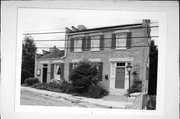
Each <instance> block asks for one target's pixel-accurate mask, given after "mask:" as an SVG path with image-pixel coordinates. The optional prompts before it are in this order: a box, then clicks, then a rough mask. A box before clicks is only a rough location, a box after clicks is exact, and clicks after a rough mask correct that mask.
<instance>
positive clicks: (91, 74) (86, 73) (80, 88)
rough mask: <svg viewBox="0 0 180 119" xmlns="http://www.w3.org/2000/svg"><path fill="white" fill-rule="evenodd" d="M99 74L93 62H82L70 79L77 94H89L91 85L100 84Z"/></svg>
mask: <svg viewBox="0 0 180 119" xmlns="http://www.w3.org/2000/svg"><path fill="white" fill-rule="evenodd" d="M97 74H98V71H97V69H96V68H95V67H94V66H93V65H92V64H91V62H88V61H81V62H80V63H79V64H78V66H77V67H76V68H75V69H74V70H73V71H72V72H71V74H70V77H69V79H70V81H71V82H72V87H73V88H74V91H75V92H77V93H84V92H87V91H88V88H89V87H90V86H91V85H96V84H97V83H98V79H97Z"/></svg>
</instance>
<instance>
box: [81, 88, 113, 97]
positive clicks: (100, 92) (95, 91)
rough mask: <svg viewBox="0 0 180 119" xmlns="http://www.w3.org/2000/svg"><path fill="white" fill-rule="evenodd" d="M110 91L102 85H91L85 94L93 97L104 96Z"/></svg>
mask: <svg viewBox="0 0 180 119" xmlns="http://www.w3.org/2000/svg"><path fill="white" fill-rule="evenodd" d="M108 93H109V92H108V91H107V90H106V89H104V88H103V87H102V86H100V85H91V86H90V87H89V88H88V91H87V93H86V94H85V95H86V96H87V97H91V98H102V97H103V96H106V95H108Z"/></svg>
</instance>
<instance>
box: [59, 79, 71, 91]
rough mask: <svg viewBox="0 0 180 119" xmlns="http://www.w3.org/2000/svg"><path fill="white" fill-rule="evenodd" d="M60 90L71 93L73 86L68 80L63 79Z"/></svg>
mask: <svg viewBox="0 0 180 119" xmlns="http://www.w3.org/2000/svg"><path fill="white" fill-rule="evenodd" d="M61 91H62V93H72V92H73V91H74V88H73V86H72V84H71V83H70V82H68V81H65V80H63V81H62V83H61Z"/></svg>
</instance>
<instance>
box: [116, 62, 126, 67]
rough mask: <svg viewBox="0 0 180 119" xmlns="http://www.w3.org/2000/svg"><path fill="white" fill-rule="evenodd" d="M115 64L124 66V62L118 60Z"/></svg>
mask: <svg viewBox="0 0 180 119" xmlns="http://www.w3.org/2000/svg"><path fill="white" fill-rule="evenodd" d="M117 66H125V63H122V62H118V63H117Z"/></svg>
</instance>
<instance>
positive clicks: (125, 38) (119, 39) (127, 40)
mask: <svg viewBox="0 0 180 119" xmlns="http://www.w3.org/2000/svg"><path fill="white" fill-rule="evenodd" d="M126 48H127V49H130V48H131V32H121V33H115V34H112V40H111V49H126Z"/></svg>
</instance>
